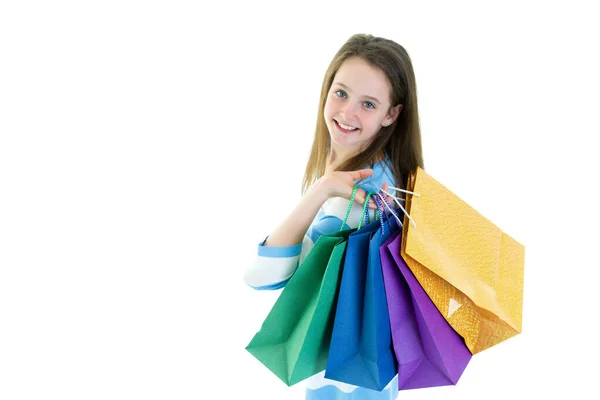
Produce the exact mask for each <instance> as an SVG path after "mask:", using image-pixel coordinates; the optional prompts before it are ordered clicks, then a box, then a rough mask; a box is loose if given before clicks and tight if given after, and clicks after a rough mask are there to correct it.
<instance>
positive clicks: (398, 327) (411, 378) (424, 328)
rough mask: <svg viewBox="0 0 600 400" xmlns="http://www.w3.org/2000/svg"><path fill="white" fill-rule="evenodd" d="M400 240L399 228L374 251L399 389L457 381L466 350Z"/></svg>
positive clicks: (464, 365)
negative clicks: (378, 259) (417, 275)
mask: <svg viewBox="0 0 600 400" xmlns="http://www.w3.org/2000/svg"><path fill="white" fill-rule="evenodd" d="M401 243H402V232H401V231H398V232H396V233H395V234H394V235H392V236H391V237H390V238H389V239H388V240H386V241H385V242H384V243H383V244H382V245H381V247H380V249H379V250H380V254H381V268H382V270H383V278H384V285H385V292H386V297H387V303H388V309H389V315H390V324H391V329H392V343H393V347H394V353H395V354H396V358H397V360H398V389H400V390H402V389H417V388H426V387H433V386H447V385H456V383H457V382H458V379H459V378H460V376H461V375H462V373H463V371H464V370H465V368H466V366H467V364H468V363H469V361H470V360H471V356H472V355H471V352H470V351H469V349H468V348H467V346H466V344H465V342H464V339H463V338H462V337H461V336H460V335H458V334H457V333H456V332H455V331H454V329H453V328H452V327H451V326H450V325H449V324H448V322H447V321H446V320H445V319H444V317H443V316H442V314H441V313H440V312H439V311H438V309H437V308H436V307H435V305H434V304H433V302H432V301H431V299H430V298H429V296H428V295H427V293H425V291H424V290H423V288H422V287H421V285H420V284H419V282H418V281H417V279H416V278H415V277H414V275H413V274H412V272H411V270H410V268H408V266H407V265H406V263H405V262H404V260H403V259H402V257H401V256H400V245H401Z"/></svg>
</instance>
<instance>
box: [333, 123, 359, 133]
mask: <svg viewBox="0 0 600 400" xmlns="http://www.w3.org/2000/svg"><path fill="white" fill-rule="evenodd" d="M338 125H339V126H341V127H342V128H344V129H347V130H349V131H353V130H355V129H358V128H356V127H354V126H350V125H344V124H342V123H340V122H338Z"/></svg>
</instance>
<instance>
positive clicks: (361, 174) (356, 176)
mask: <svg viewBox="0 0 600 400" xmlns="http://www.w3.org/2000/svg"><path fill="white" fill-rule="evenodd" d="M348 172H349V173H350V176H351V177H352V180H353V181H358V180H360V179H364V178H366V177H368V176H371V175H373V172H374V171H373V170H372V169H371V168H366V169H360V170H358V171H348Z"/></svg>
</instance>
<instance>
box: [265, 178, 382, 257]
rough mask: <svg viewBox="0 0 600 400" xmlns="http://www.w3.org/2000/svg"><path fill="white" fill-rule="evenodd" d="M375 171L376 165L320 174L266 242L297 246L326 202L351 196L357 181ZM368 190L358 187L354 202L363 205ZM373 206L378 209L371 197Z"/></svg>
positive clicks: (267, 244)
mask: <svg viewBox="0 0 600 400" xmlns="http://www.w3.org/2000/svg"><path fill="white" fill-rule="evenodd" d="M372 174H373V170H372V169H362V170H358V171H335V172H333V173H331V174H328V175H324V176H322V177H321V178H319V179H318V180H317V181H316V182H315V183H314V184H313V185H312V186H311V187H310V189H309V190H308V191H307V192H306V193H305V195H304V196H303V197H302V199H301V200H300V202H299V203H298V205H297V206H296V208H295V209H294V210H293V211H292V212H291V213H290V214H289V215H288V216H287V218H285V219H284V220H283V221H282V222H281V224H279V226H278V227H277V228H275V230H274V231H273V232H272V233H271V235H269V237H268V238H267V240H266V241H265V242H264V243H263V245H264V246H294V245H297V244H299V243H302V239H303V238H304V235H305V234H306V231H307V230H308V228H309V227H310V224H311V223H312V221H313V220H314V218H315V216H316V215H317V213H318V212H319V209H320V208H321V206H322V205H323V203H324V202H325V201H326V200H327V199H329V198H330V197H344V198H346V199H350V197H351V195H352V190H353V189H354V184H355V183H354V181H357V180H360V179H364V178H366V177H368V176H371V175H372ZM365 197H366V193H365V192H364V191H363V190H358V191H357V192H356V195H355V197H354V202H355V203H357V204H359V205H363V204H364V201H365ZM369 208H371V209H376V208H377V207H376V205H375V203H373V202H372V201H371V200H370V201H369Z"/></svg>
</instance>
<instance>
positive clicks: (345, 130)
mask: <svg viewBox="0 0 600 400" xmlns="http://www.w3.org/2000/svg"><path fill="white" fill-rule="evenodd" d="M333 122H334V123H335V127H336V128H337V129H338V130H340V131H342V132H343V133H354V132H357V131H358V130H359V129H358V128H356V127H354V126H350V125H345V124H340V123H339V122H337V121H336V120H335V119H334V120H333Z"/></svg>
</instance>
